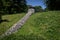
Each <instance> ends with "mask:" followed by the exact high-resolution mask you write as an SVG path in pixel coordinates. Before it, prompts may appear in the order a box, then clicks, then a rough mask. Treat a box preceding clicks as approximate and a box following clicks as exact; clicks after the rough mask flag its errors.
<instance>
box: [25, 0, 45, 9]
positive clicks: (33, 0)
mask: <svg viewBox="0 0 60 40" xmlns="http://www.w3.org/2000/svg"><path fill="white" fill-rule="evenodd" d="M26 1H27V5H32V6H42V8H43V9H44V8H46V6H45V4H44V2H43V0H26Z"/></svg>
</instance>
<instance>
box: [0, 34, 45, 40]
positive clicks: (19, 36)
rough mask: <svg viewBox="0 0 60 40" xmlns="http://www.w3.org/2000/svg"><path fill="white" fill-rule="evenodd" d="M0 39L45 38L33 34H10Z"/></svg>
mask: <svg viewBox="0 0 60 40" xmlns="http://www.w3.org/2000/svg"><path fill="white" fill-rule="evenodd" d="M0 40H45V39H44V38H43V37H41V36H35V35H10V36H6V37H4V38H2V39H0Z"/></svg>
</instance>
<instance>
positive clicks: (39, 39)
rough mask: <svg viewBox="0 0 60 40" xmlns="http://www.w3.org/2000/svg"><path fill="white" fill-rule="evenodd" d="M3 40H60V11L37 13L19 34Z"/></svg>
mask: <svg viewBox="0 0 60 40" xmlns="http://www.w3.org/2000/svg"><path fill="white" fill-rule="evenodd" d="M2 40H60V11H48V12H41V13H35V14H33V15H32V16H31V17H30V18H29V19H28V21H27V22H26V23H25V24H24V25H23V27H22V28H21V29H19V30H18V32H16V33H14V34H12V35H10V36H7V37H4V38H3V39H2Z"/></svg>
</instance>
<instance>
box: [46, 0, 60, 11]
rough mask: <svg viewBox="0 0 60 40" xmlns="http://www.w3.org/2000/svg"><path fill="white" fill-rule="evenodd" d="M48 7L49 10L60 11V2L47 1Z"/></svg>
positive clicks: (59, 0)
mask: <svg viewBox="0 0 60 40" xmlns="http://www.w3.org/2000/svg"><path fill="white" fill-rule="evenodd" d="M46 6H47V8H48V9H49V10H60V0H46Z"/></svg>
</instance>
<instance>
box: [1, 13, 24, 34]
mask: <svg viewBox="0 0 60 40" xmlns="http://www.w3.org/2000/svg"><path fill="white" fill-rule="evenodd" d="M24 15H25V14H24V13H21V14H11V15H3V16H2V19H3V22H2V23H0V35H1V34H2V33H4V32H5V31H6V30H7V29H9V28H10V27H11V26H12V25H13V24H14V23H16V22H17V21H18V20H19V19H21V18H22V17H23V16H24Z"/></svg>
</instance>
